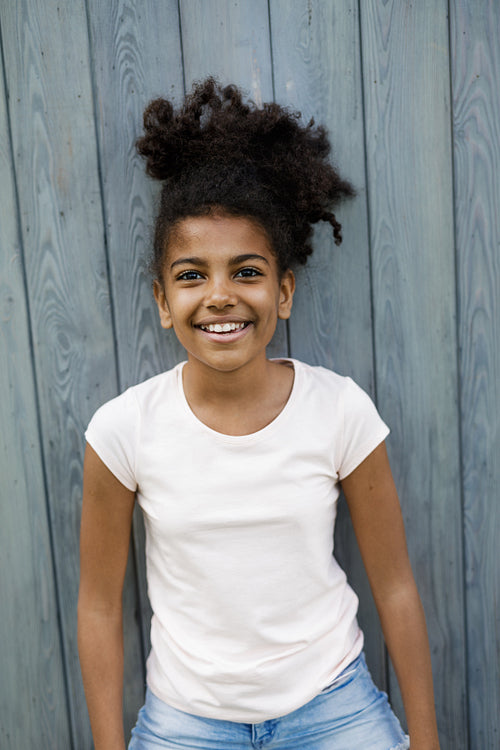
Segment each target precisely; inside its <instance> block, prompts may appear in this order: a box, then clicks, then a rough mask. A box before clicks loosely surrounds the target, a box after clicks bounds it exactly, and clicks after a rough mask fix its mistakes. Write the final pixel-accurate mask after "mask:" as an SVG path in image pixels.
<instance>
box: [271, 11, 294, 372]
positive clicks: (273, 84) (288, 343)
mask: <svg viewBox="0 0 500 750" xmlns="http://www.w3.org/2000/svg"><path fill="white" fill-rule="evenodd" d="M267 26H268V29H269V60H270V62H271V91H272V92H273V102H275V101H276V81H275V78H274V53H273V25H272V14H271V0H267ZM285 344H286V356H287V357H288V358H289V359H290V357H291V356H292V343H291V332H290V319H288V320H286V321H285Z"/></svg>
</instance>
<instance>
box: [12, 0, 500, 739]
mask: <svg viewBox="0 0 500 750" xmlns="http://www.w3.org/2000/svg"><path fill="white" fill-rule="evenodd" d="M86 4H87V8H86V7H85V0H78V1H77V2H74V3H64V2H60V3H56V2H55V0H48V1H47V2H45V3H43V4H40V3H39V2H36V1H35V0H19V2H18V3H3V4H0V22H1V32H2V41H3V59H4V61H5V64H6V65H5V68H6V82H7V85H8V92H9V94H10V96H9V98H8V103H9V121H10V126H11V128H12V134H13V144H12V146H13V148H12V150H11V149H10V144H9V141H8V139H5V138H4V140H3V141H2V142H1V144H0V170H1V180H0V193H1V195H0V198H1V200H0V211H1V221H0V252H1V256H0V347H2V356H1V359H0V389H1V392H2V399H1V402H0V420H1V424H2V426H3V427H4V426H5V427H4V431H3V434H4V440H3V442H2V443H1V446H0V472H1V474H2V478H3V480H4V485H3V486H4V490H3V491H2V504H1V507H0V516H1V524H0V537H1V538H0V562H1V565H0V586H1V591H2V597H3V600H5V601H8V602H9V607H8V611H7V614H4V615H3V617H2V619H1V622H0V636H1V637H0V660H1V661H0V663H1V671H2V677H3V679H2V680H0V744H1V746H2V750H3V748H4V747H6V749H7V750H12V749H15V750H17V749H18V748H23V750H24V748H26V747H34V746H35V745H36V746H37V747H39V748H41V750H46V749H47V750H48V749H49V748H50V750H53V748H64V749H66V748H68V747H74V748H75V749H76V748H90V747H91V739H90V732H89V729H88V720H87V717H86V709H85V704H84V699H83V693H82V689H81V682H80V674H79V667H78V662H77V657H76V644H75V606H76V593H77V579H78V560H77V554H78V548H77V539H78V526H79V503H80V482H81V460H82V448H83V431H84V428H85V426H86V424H87V421H88V419H89V418H90V416H91V414H92V413H93V412H94V410H95V409H96V407H97V406H98V405H99V404H100V403H102V402H104V401H106V400H107V399H108V398H110V397H112V396H113V395H114V394H115V393H116V392H118V390H121V389H123V388H124V387H126V386H127V385H129V384H130V383H132V382H137V381H139V380H142V379H144V378H145V377H148V376H149V375H150V374H153V373H155V372H157V371H159V370H160V369H163V368H165V367H169V366H171V364H173V363H174V362H175V361H177V360H178V359H179V358H180V357H182V356H183V354H182V351H181V350H180V349H179V348H178V347H177V346H176V345H175V344H174V343H173V342H172V341H169V339H168V337H165V336H163V332H162V331H160V329H159V327H158V324H157V322H156V317H155V315H156V314H155V311H154V306H153V304H152V300H151V297H150V296H149V294H150V293H149V288H148V286H149V282H148V280H147V278H146V276H145V274H144V273H142V274H141V273H139V274H138V269H139V268H140V265H139V258H140V256H141V254H142V253H143V251H144V250H145V249H146V247H147V245H148V242H149V228H150V226H151V216H152V209H151V206H152V199H153V200H154V196H155V192H156V188H155V186H154V185H153V184H151V183H150V182H149V181H147V180H146V178H145V177H144V175H143V171H142V170H143V167H142V164H141V163H140V162H139V161H138V159H137V157H136V156H135V153H134V151H133V141H134V139H135V136H136V134H137V133H138V129H139V125H140V113H141V110H142V108H143V106H144V104H145V103H146V101H147V100H148V99H149V98H150V97H152V96H155V95H162V94H172V95H173V96H174V98H180V96H181V94H182V89H183V80H184V81H185V83H186V84H187V87H188V88H189V87H190V85H191V81H192V80H193V79H195V78H202V77H204V76H205V75H208V74H209V73H215V74H218V75H219V76H220V77H221V78H222V79H223V80H224V81H235V82H236V83H239V84H241V85H243V87H244V88H246V89H247V90H248V91H249V92H250V93H251V94H252V95H253V96H254V98H255V99H256V100H257V101H260V100H270V99H272V98H273V97H274V96H275V97H276V99H277V100H278V101H286V102H289V103H290V104H291V105H292V106H293V107H294V108H297V109H301V110H302V111H303V113H304V115H305V116H306V117H309V116H310V115H315V116H317V119H318V121H326V122H327V124H328V126H329V128H330V131H331V134H332V140H333V142H334V145H335V146H336V151H337V161H338V163H339V166H340V167H341V169H342V170H343V171H344V172H345V173H346V175H347V176H348V177H350V178H351V179H353V181H354V182H355V184H356V187H357V188H358V190H359V196H358V198H357V199H356V200H355V201H353V202H352V203H350V204H346V205H345V206H343V207H342V208H341V209H340V210H339V212H338V214H339V218H340V219H341V221H342V223H343V226H344V237H345V241H344V244H343V245H342V246H341V248H335V247H332V246H331V240H330V239H329V237H328V228H324V229H322V230H320V231H319V232H318V234H317V241H318V245H317V252H316V254H315V256H314V257H313V260H312V263H311V265H310V267H309V268H308V269H307V271H305V272H302V273H301V274H300V278H299V290H298V293H297V299H296V304H295V310H294V315H293V318H292V321H291V324H290V333H291V337H290V349H291V353H292V354H293V355H294V356H299V357H303V358H304V359H306V360H308V361H310V362H313V363H314V362H319V363H321V364H326V365H327V366H329V367H333V368H334V369H336V370H338V371H340V372H346V373H349V374H352V375H353V376H354V378H355V379H356V380H357V381H358V382H359V383H360V384H361V385H363V386H364V387H365V388H366V389H367V390H368V391H369V392H371V393H372V394H374V393H375V390H376V391H377V395H378V404H379V408H380V411H381V413H382V415H383V417H384V418H385V419H386V421H388V423H389V424H390V425H391V428H392V435H391V436H390V437H389V446H390V452H391V458H392V463H393V468H394V472H395V475H396V481H397V484H398V486H399V489H400V494H401V498H402V503H403V510H404V515H405V519H406V523H407V530H408V535H409V540H410V553H411V557H412V560H413V562H414V567H415V570H416V574H417V579H418V582H419V584H420V589H421V592H422V595H423V599H424V604H425V607H426V611H427V615H428V624H429V631H430V639H431V645H432V649H433V659H434V665H435V677H436V688H437V689H436V697H437V707H438V717H439V722H440V727H441V741H442V744H441V746H442V748H443V750H451V749H452V748H453V750H456V748H458V749H460V748H465V747H470V748H473V750H479V748H481V750H482V748H483V747H484V748H488V749H489V748H493V747H495V748H496V747H497V745H498V732H499V727H498V703H499V697H500V696H499V694H498V690H499V683H498V672H499V668H500V664H499V662H498V653H499V641H498V621H499V612H498V601H497V598H495V596H494V592H495V591H497V590H498V588H499V580H498V575H499V569H500V553H499V551H498V549H499V548H498V545H497V544H496V539H497V538H498V533H499V531H500V529H499V514H498V508H497V504H498V503H497V500H498V482H499V476H498V455H499V448H500V446H499V431H498V418H497V417H496V415H497V414H498V382H499V380H500V379H499V356H500V354H499V341H500V336H499V332H498V321H499V313H498V299H499V292H500V289H499V286H498V285H499V283H500V282H499V268H498V241H499V225H498V221H499V220H498V216H497V213H498V210H497V209H498V203H499V192H500V191H499V183H498V174H499V166H500V165H499V161H500V157H499V150H498V143H499V142H500V139H499V132H498V128H499V126H498V122H499V120H500V117H499V115H500V111H499V110H500V91H499V89H498V85H497V81H498V78H499V50H498V44H497V39H498V37H499V32H500V28H499V27H500V22H499V11H498V7H497V4H495V3H494V2H492V1H491V0H490V2H488V0H480V1H479V2H478V3H474V11H472V9H471V4H470V3H467V2H466V1H465V0H452V2H450V3H449V12H450V30H451V50H450V49H449V48H448V28H447V17H446V13H447V4H446V3H445V2H444V0H440V1H439V2H438V3H435V2H430V0H424V2H422V3H396V2H394V1H392V2H384V3H380V2H376V1H374V0H367V2H362V3H361V2H360V3H358V6H359V8H360V11H358V9H357V7H356V4H355V3H354V2H349V0H339V2H335V3H332V2H330V1H329V0H318V1H317V2H315V3H306V2H305V0H303V1H302V2H299V0H291V1H290V2H287V3H285V2H283V0H270V4H269V8H268V6H267V4H266V3H265V2H263V0H258V2H256V3H251V4H250V3H245V2H243V0H240V2H229V0H228V2H225V1H224V2H223V1H222V0H211V2H210V4H209V3H208V2H200V0H184V1H183V0H180V2H179V6H180V18H179V17H178V7H177V2H175V0H169V1H168V2H166V3H161V4H160V3H156V2H154V0H147V1H145V2H142V3H134V2H132V0H128V1H127V2H125V0H113V2H110V3H99V2H98V1H97V0H86ZM209 5H210V7H209V8H208V6H209ZM86 11H87V12H88V19H89V21H90V28H87V24H86V22H87V12H86ZM359 12H360V13H361V16H359ZM269 19H270V26H269ZM358 23H359V24H360V31H361V33H360V35H357V32H356V26H357V24H358ZM89 43H90V44H89ZM360 43H361V46H360ZM89 49H90V56H89ZM182 51H183V54H184V67H183V57H182ZM361 59H362V60H363V68H362V69H361V70H360V60H361ZM450 60H451V62H450ZM450 65H451V71H452V76H451V78H450V69H449V68H450ZM360 78H361V81H362V85H361V83H360ZM450 83H451V84H452V91H453V99H452V101H450V95H449V92H450ZM91 84H92V85H91ZM273 84H274V87H275V91H274V89H273ZM92 87H93V88H92ZM361 90H363V92H364V96H363V98H361ZM4 105H5V99H4V95H3V92H2V91H1V90H0V128H2V129H5V117H6V115H5V112H4V110H3V107H4ZM450 121H452V122H453V130H454V154H452V143H451V133H450ZM363 123H364V127H365V137H366V157H367V176H366V177H365V173H364V166H363V157H364V154H363ZM96 133H97V144H96V137H95V136H96ZM97 146H98V148H97ZM452 156H453V157H454V170H455V180H454V188H455V204H454V209H455V211H454V214H453V200H452ZM12 164H13V166H14V170H15V172H14V175H15V177H16V179H17V186H18V194H19V206H16V197H15V194H14V192H15V191H14V187H13V173H12ZM365 186H367V187H366V188H365ZM101 189H102V195H101ZM365 189H366V191H367V193H368V195H367V197H368V208H369V211H368V217H367V212H366V208H365V205H364V204H365ZM101 200H102V203H101ZM17 211H19V214H17ZM103 214H104V219H105V221H104V222H103ZM17 215H19V217H20V219H19V225H20V237H18V236H17V234H18V230H17V223H16V221H17V219H16V216H17ZM454 218H455V226H456V252H457V258H456V260H457V271H458V276H457V279H456V284H455V259H454V254H453V251H454V235H453V219H454ZM370 245H371V250H372V255H371V257H370V258H369V257H368V254H367V248H368V247H369V246H370ZM21 246H22V247H23V250H24V251H25V252H24V255H23V253H21V250H20V247H21ZM106 247H107V252H108V255H107V254H106ZM21 258H23V259H24V261H25V266H26V282H27V293H28V294H27V297H26V294H25V289H24V280H23V268H22V265H21V264H20V259H21ZM108 273H109V276H108ZM370 281H371V286H370ZM110 290H111V292H110ZM370 295H371V297H372V301H373V310H374V325H375V340H374V341H375V346H374V352H375V357H373V348H372V341H371V325H372V321H371V316H370V303H369V300H370ZM455 309H458V340H457V335H456V332H457V329H456V321H455ZM30 333H31V334H32V337H31V342H30ZM351 339H352V340H353V341H354V344H355V346H353V345H352V344H351V343H350V341H351ZM30 345H31V346H32V351H31V352H30V349H29V348H30ZM4 351H8V354H7V356H4ZM286 351H287V346H286V343H285V340H284V335H283V329H282V331H281V332H280V336H279V337H278V341H277V343H276V344H275V348H274V350H273V353H285V352H286ZM115 354H116V361H115ZM457 360H458V364H459V369H458V370H457ZM375 365H376V368H375V374H374V367H375ZM375 376H376V377H375ZM458 376H460V389H459V388H458V386H457V383H458V379H459V378H458ZM375 384H376V386H377V387H376V389H375ZM37 411H38V414H39V417H40V420H39V422H38V414H37ZM459 426H461V455H462V462H461V463H460V441H459V437H460V435H459ZM39 428H40V432H39ZM5 435H8V436H10V439H9V440H7V441H6V440H5ZM40 435H41V439H40ZM44 480H45V481H44ZM461 495H462V497H463V500H464V505H465V508H464V514H463V515H462V507H461V502H460V498H461ZM345 525H346V518H345V517H341V519H340V535H341V537H342V541H344V542H345V538H344V534H345ZM134 534H135V552H136V556H137V560H138V567H137V568H136V569H134V566H133V565H132V564H131V565H130V566H129V569H128V572H127V582H126V589H125V609H126V615H125V634H126V642H127V645H126V649H127V662H126V670H127V678H126V690H125V712H126V717H127V718H126V723H127V726H130V723H131V722H132V721H133V720H134V718H135V711H136V708H137V704H138V701H139V700H140V698H141V695H142V689H143V677H144V671H143V670H144V664H143V656H144V654H143V651H144V650H145V649H146V648H147V645H148V641H147V629H148V623H147V620H148V611H147V603H146V598H145V595H144V585H145V584H144V568H143V565H142V563H141V559H142V558H141V555H142V550H143V539H142V537H141V528H140V524H137V525H136V526H135V531H134ZM462 534H463V535H464V540H465V549H464V550H463V549H462ZM51 540H52V542H53V545H54V547H53V550H51V547H50V544H51ZM349 545H350V542H347V544H346V546H345V549H344V556H345V558H346V559H347V561H348V563H349V564H350V565H351V566H353V567H354V569H355V570H357V565H358V563H357V561H356V559H355V555H354V553H351V552H350V549H349ZM346 552H347V554H346ZM464 553H465V563H466V568H465V570H464V569H463V560H462V556H463V554H464ZM351 556H353V557H354V560H350V558H351ZM131 562H132V561H131ZM463 575H464V576H465V594H466V596H465V598H464V592H463V584H464V582H463V580H462V576H463ZM135 578H137V579H138V585H139V595H140V596H139V599H138V598H137V587H136V582H135V580H134V579H135ZM361 585H362V584H361ZM359 590H360V593H361V596H363V597H364V591H363V589H359ZM18 612H21V615H20V616H18ZM365 612H366V613H367V614H366V615H365V622H366V624H367V626H368V629H369V631H370V634H371V632H372V626H371V623H372V622H373V616H372V613H371V612H370V610H369V608H368V609H365ZM138 621H141V622H142V624H143V628H142V630H143V636H144V637H143V648H142V649H141V632H140V630H141V629H140V628H139V625H138ZM466 629H467V632H466ZM14 631H15V633H14ZM377 638H378V636H377V637H376V638H375V640H374V644H375V645H372V644H370V643H369V644H368V648H369V651H372V652H373V654H374V655H373V656H372V657H371V660H372V666H373V665H375V672H376V673H378V672H383V653H382V651H381V648H380V646H379V645H378V644H380V641H379V640H377ZM466 638H467V648H466V640H465V639H466ZM5 675H6V677H5ZM65 679H66V680H67V683H68V686H69V691H68V699H67V700H66V696H65V689H64V680H65ZM14 683H15V685H16V689H17V692H16V693H13V692H12V689H11V686H12V684H14ZM390 688H391V693H392V697H393V698H394V700H395V703H396V707H397V708H400V701H399V697H398V693H397V691H396V689H395V687H394V677H393V675H391V681H390ZM467 709H469V717H468V716H467ZM468 719H469V723H470V741H468V738H467V723H468ZM70 727H71V730H70ZM14 732H15V735H14ZM7 735H9V736H7ZM70 735H71V736H70Z"/></svg>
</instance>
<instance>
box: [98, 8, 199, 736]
mask: <svg viewBox="0 0 500 750" xmlns="http://www.w3.org/2000/svg"><path fill="white" fill-rule="evenodd" d="M88 8H89V20H90V29H91V55H92V60H93V69H94V86H95V97H96V107H95V111H96V118H97V132H98V141H99V153H100V164H101V174H102V187H103V197H104V210H105V217H106V239H107V248H108V255H109V267H110V278H111V287H112V304H113V312H114V320H115V331H116V346H117V354H118V371H119V388H120V390H125V388H126V387H128V386H130V385H133V384H135V383H139V382H142V381H143V380H145V379H146V378H148V377H150V376H152V375H155V374H157V373H158V372H161V371H163V370H166V369H168V368H170V367H172V366H173V365H175V364H176V363H177V362H179V361H180V360H182V359H185V352H184V350H183V349H182V347H181V346H180V345H179V343H178V342H177V339H176V338H175V335H174V333H173V332H172V331H168V332H166V331H164V330H163V329H162V328H161V327H160V324H159V319H158V313H157V309H156V305H155V302H154V299H153V295H152V282H151V278H150V276H149V274H148V272H147V269H146V261H147V258H148V256H149V253H150V250H151V244H152V235H153V225H154V211H155V207H156V198H157V195H158V188H159V185H158V184H156V183H154V182H153V181H152V180H150V179H149V178H147V177H146V175H145V170H144V163H143V162H142V160H141V159H140V158H139V157H138V155H137V154H136V152H135V141H136V139H137V137H138V136H139V135H140V133H141V131H142V113H143V110H144V107H145V106H146V104H147V103H148V102H149V101H150V100H151V99H153V98H154V97H157V96H166V97H168V98H173V100H174V101H175V102H179V101H180V100H181V99H182V95H183V79H182V59H181V49H180V35H179V18H178V8H177V0H171V1H170V2H168V3H162V4H159V3H157V2H154V1H149V2H142V3H141V4H140V5H137V3H135V2H130V1H129V2H115V3H104V4H103V3H102V2H98V1H97V0H89V2H88ZM133 536H134V550H135V560H136V567H137V580H138V589H139V601H140V609H139V612H138V616H139V618H140V623H141V628H140V630H141V636H142V639H143V653H144V654H147V653H148V652H149V648H150V640H149V631H150V621H151V609H150V605H149V600H148V596H147V583H146V570H145V556H144V546H145V538H144V525H143V523H142V517H141V514H140V512H139V510H138V509H136V513H135V515H134V533H133ZM126 594H127V595H129V596H132V591H129V590H128V589H127V591H126ZM130 627H131V628H132V627H133V621H131V622H130ZM143 675H144V665H143V666H142V668H141V669H140V670H137V671H136V674H135V678H133V679H132V681H133V684H134V686H135V689H136V690H137V689H140V692H141V700H142V697H143V687H144V680H143ZM135 703H136V702H135ZM137 708H138V706H137V705H135V707H133V706H132V705H131V707H130V712H129V716H130V719H132V718H134V719H135V717H136V715H137ZM134 714H135V716H134ZM127 723H128V725H129V728H130V722H127Z"/></svg>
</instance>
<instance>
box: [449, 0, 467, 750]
mask: <svg viewBox="0 0 500 750" xmlns="http://www.w3.org/2000/svg"><path fill="white" fill-rule="evenodd" d="M447 5H448V66H449V67H448V81H449V86H450V93H449V96H450V138H451V191H452V204H453V219H452V221H453V228H452V229H453V248H454V254H453V257H454V262H455V265H454V272H455V336H456V346H455V351H456V358H457V399H458V407H459V419H458V420H457V422H458V425H457V426H458V461H459V465H460V512H461V517H462V518H461V529H462V593H463V597H462V600H463V622H464V628H465V640H464V657H463V658H464V664H465V680H466V685H468V684H469V673H470V664H469V649H468V647H467V645H468V638H469V623H468V613H467V581H466V576H467V560H466V554H467V547H466V538H465V536H466V535H465V492H464V448H463V427H462V417H463V409H462V390H463V389H462V375H461V373H462V370H461V349H460V322H461V321H460V316H461V310H460V295H459V288H458V279H459V262H458V246H457V214H456V210H457V196H456V182H455V178H456V167H455V125H454V101H455V100H454V96H453V65H452V56H453V54H454V47H453V38H452V24H451V12H452V8H451V3H450V0H448V3H447ZM464 708H465V711H466V717H465V726H466V729H467V737H466V747H469V746H470V736H471V718H470V714H471V706H470V697H469V691H467V696H466V700H465V706H464Z"/></svg>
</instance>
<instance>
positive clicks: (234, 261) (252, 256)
mask: <svg viewBox="0 0 500 750" xmlns="http://www.w3.org/2000/svg"><path fill="white" fill-rule="evenodd" d="M247 260H263V261H264V263H267V265H269V261H268V260H267V258H265V257H264V256H263V255H258V254H257V253H244V254H243V255H237V256H236V257H234V258H231V259H230V261H229V263H230V265H232V266H236V265H238V264H239V263H246V261H247ZM181 265H189V266H207V265H208V263H207V261H206V260H203V258H198V257H197V256H191V257H189V258H179V259H178V260H174V262H173V263H172V264H171V265H170V270H172V268H175V266H181Z"/></svg>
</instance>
